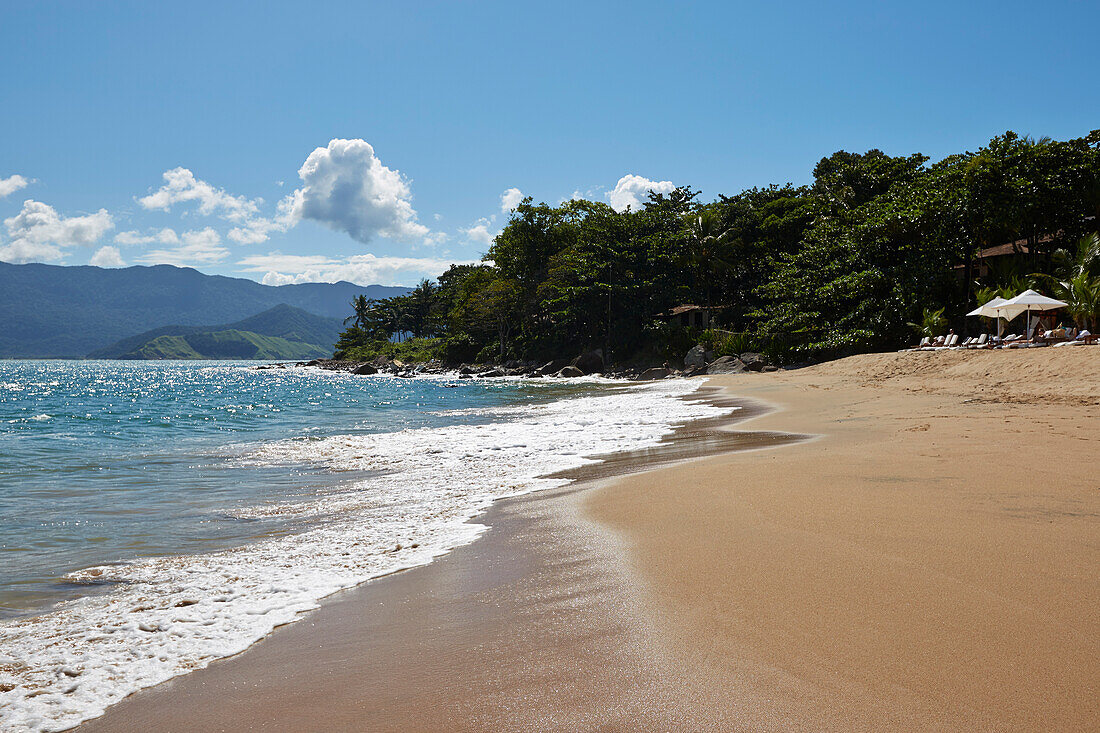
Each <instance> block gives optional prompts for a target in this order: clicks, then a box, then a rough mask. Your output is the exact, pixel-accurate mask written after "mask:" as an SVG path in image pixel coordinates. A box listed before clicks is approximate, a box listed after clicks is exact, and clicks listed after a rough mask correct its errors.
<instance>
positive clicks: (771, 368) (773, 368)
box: [760, 364, 779, 372]
mask: <svg viewBox="0 0 1100 733" xmlns="http://www.w3.org/2000/svg"><path fill="white" fill-rule="evenodd" d="M760 371H762V372H778V371H779V367H777V366H776V365H775V364H767V365H766V366H765V367H764V368H763V369H761V370H760Z"/></svg>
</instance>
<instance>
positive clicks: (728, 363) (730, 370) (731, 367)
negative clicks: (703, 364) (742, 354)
mask: <svg viewBox="0 0 1100 733" xmlns="http://www.w3.org/2000/svg"><path fill="white" fill-rule="evenodd" d="M743 371H745V362H743V361H741V360H740V359H738V358H737V357H736V356H720V357H718V358H717V359H715V360H714V361H713V362H711V363H710V365H708V366H707V374H739V373H741V372H743Z"/></svg>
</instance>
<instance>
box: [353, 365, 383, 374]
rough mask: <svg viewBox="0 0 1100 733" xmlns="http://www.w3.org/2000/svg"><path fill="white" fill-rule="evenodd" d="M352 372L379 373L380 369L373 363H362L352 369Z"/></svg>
mask: <svg viewBox="0 0 1100 733" xmlns="http://www.w3.org/2000/svg"><path fill="white" fill-rule="evenodd" d="M351 373H352V374H377V373H378V370H377V369H376V368H375V367H374V365H372V364H360V365H359V366H357V367H355V368H354V369H352V370H351Z"/></svg>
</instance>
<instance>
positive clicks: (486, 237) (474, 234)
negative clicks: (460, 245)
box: [459, 219, 496, 246]
mask: <svg viewBox="0 0 1100 733" xmlns="http://www.w3.org/2000/svg"><path fill="white" fill-rule="evenodd" d="M491 223H492V222H490V221H489V220H488V219H479V220H478V223H477V224H474V225H473V226H472V227H469V228H467V229H459V231H460V232H462V233H463V234H464V235H465V236H466V239H467V240H469V241H470V242H473V243H474V244H482V245H486V246H488V245H490V244H492V243H493V238H494V237H496V234H495V233H493V232H491V231H489V225H490V224H491Z"/></svg>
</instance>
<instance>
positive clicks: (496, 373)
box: [477, 369, 504, 379]
mask: <svg viewBox="0 0 1100 733" xmlns="http://www.w3.org/2000/svg"><path fill="white" fill-rule="evenodd" d="M477 376H478V377H480V378H482V379H485V378H488V377H503V376H504V370H503V369H490V370H489V371H487V372H482V373H481V374H478V375H477Z"/></svg>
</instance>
